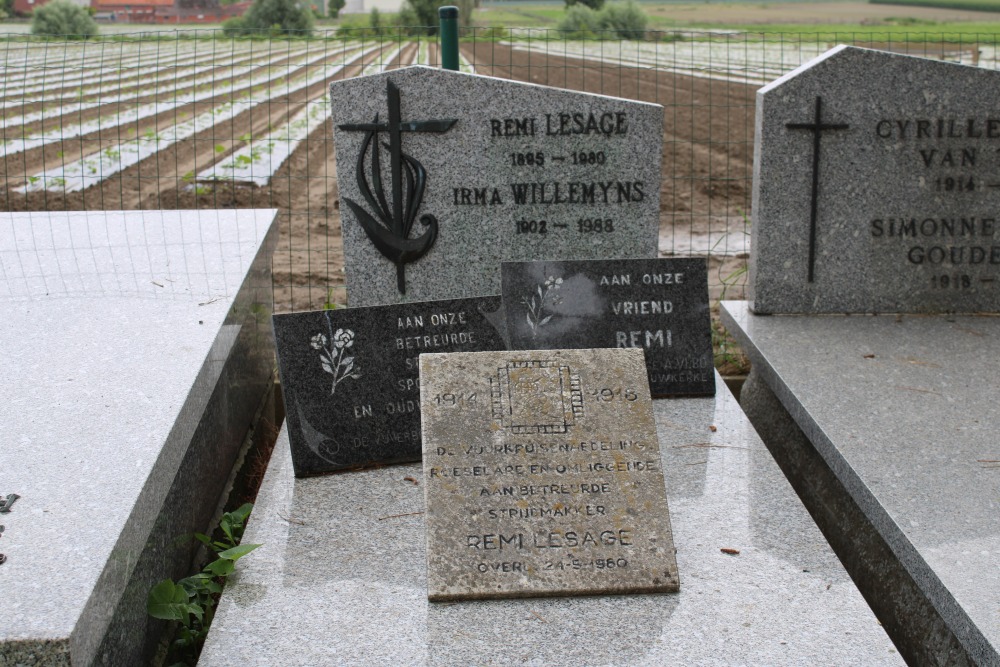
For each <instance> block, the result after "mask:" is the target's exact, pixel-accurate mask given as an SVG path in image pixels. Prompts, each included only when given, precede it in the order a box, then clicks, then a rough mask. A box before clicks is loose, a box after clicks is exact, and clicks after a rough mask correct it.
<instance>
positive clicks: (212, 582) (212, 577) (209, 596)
mask: <svg viewBox="0 0 1000 667" xmlns="http://www.w3.org/2000/svg"><path fill="white" fill-rule="evenodd" d="M252 509H253V504H251V503H246V504H244V505H243V506H241V507H239V508H238V509H236V510H234V511H232V512H226V513H225V514H223V515H222V519H221V520H220V521H219V531H220V532H221V533H222V536H221V537H220V538H219V539H218V540H213V539H212V538H211V537H209V536H208V535H204V534H202V533H195V534H194V538H195V539H196V540H198V541H199V542H201V543H202V544H204V545H205V546H206V547H208V549H210V550H211V551H212V552H214V554H215V556H216V558H215V560H213V561H211V562H210V563H208V565H206V566H205V567H204V568H203V569H202V571H201V572H199V573H197V574H194V575H191V576H190V577H185V578H184V579H181V580H180V581H178V582H176V583H175V582H174V581H173V580H172V579H164V580H163V581H161V582H160V583H158V584H156V585H155V586H153V588H152V590H150V591H149V596H148V597H147V599H146V611H147V612H148V613H149V615H150V616H152V617H153V618H159V619H162V620H164V621H175V622H177V623H179V624H180V627H179V630H178V633H177V638H176V639H175V640H174V641H173V643H172V644H171V646H170V650H169V654H168V657H170V658H171V659H173V660H174V661H175V662H176V661H180V662H181V663H182V664H192V665H193V664H194V663H195V662H197V657H198V652H199V651H200V648H201V645H202V643H203V642H204V641H205V637H206V636H207V635H208V628H209V626H210V625H211V624H212V618H213V617H214V615H215V605H216V602H217V601H218V597H219V594H221V593H222V586H223V583H224V582H225V579H226V577H228V576H229V575H230V574H232V573H233V571H234V570H235V569H236V561H238V560H239V559H240V558H243V556H246V555H247V554H248V553H250V552H251V551H253V550H254V549H256V548H257V547H259V546H261V545H259V544H240V543H239V542H240V540H241V539H242V537H243V530H244V528H245V527H246V521H247V517H249V516H250V511H251V510H252ZM171 664H172V663H171Z"/></svg>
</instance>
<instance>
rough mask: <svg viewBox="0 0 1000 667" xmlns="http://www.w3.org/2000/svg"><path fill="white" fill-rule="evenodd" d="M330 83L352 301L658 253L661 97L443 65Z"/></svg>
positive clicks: (481, 285) (459, 292)
mask: <svg viewBox="0 0 1000 667" xmlns="http://www.w3.org/2000/svg"><path fill="white" fill-rule="evenodd" d="M330 91H331V98H332V106H331V109H332V114H333V127H334V140H335V141H336V145H337V181H338V185H339V187H340V197H341V206H340V211H341V222H342V227H343V236H344V263H345V268H346V273H347V294H348V302H349V303H350V304H351V305H352V306H365V305H374V304H385V303H397V302H406V301H419V300H428V299H445V298H457V297H467V296H475V295H478V294H496V293H498V292H499V291H500V260H511V261H523V260H530V259H597V258H603V257H655V256H656V252H657V235H658V230H659V216H660V194H659V193H660V156H661V154H662V145H663V137H662V135H663V108H662V107H660V106H659V105H655V104H647V103H643V102H635V101H632V100H624V99H619V98H614V97H607V96H603V95H593V94H589V93H579V92H572V91H567V90H560V89H556V88H549V87H545V86H538V85H534V84H526V83H518V82H514V81H507V80H502V79H495V78H492V77H485V76H478V75H470V74H463V73H460V72H452V71H448V70H439V69H431V68H427V67H410V68H404V69H400V70H393V71H391V72H384V73H382V74H376V75H373V76H365V77H357V78H352V79H346V80H344V81H337V82H334V83H332V84H331V86H330Z"/></svg>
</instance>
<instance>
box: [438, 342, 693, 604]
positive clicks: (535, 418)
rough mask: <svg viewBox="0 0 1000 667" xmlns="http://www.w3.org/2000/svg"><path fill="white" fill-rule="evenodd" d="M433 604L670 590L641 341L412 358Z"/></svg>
mask: <svg viewBox="0 0 1000 667" xmlns="http://www.w3.org/2000/svg"><path fill="white" fill-rule="evenodd" d="M420 379H421V387H420V409H421V415H422V419H423V423H422V431H423V447H424V456H423V462H424V468H423V469H424V493H425V497H426V506H427V516H426V523H427V588H428V598H429V599H430V600H433V601H443V600H458V599H478V598H503V597H533V596H548V595H589V594H597V593H631V592H634V593H651V592H667V591H676V590H678V588H679V585H680V580H679V578H678V574H677V562H676V560H675V552H674V546H673V535H672V532H671V527H670V515H669V511H668V509H667V498H666V490H665V487H664V479H663V469H662V465H661V459H660V450H659V441H658V440H657V435H656V427H655V423H654V421H653V411H652V401H651V400H650V396H649V390H648V386H647V383H646V368H645V365H644V363H643V354H642V351H641V350H639V349H635V348H632V349H624V350H623V349H596V350H554V351H553V350H548V351H546V350H540V351H528V352H482V353H460V354H447V355H445V354H423V355H421V356H420Z"/></svg>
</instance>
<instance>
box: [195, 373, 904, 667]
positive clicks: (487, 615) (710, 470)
mask: <svg viewBox="0 0 1000 667" xmlns="http://www.w3.org/2000/svg"><path fill="white" fill-rule="evenodd" d="M716 386H717V387H718V388H719V390H718V393H717V395H716V396H715V397H712V398H686V399H664V400H658V401H654V414H655V419H656V426H657V433H658V436H659V440H660V448H661V451H662V452H663V464H664V470H665V472H666V487H667V493H668V501H669V503H670V513H671V521H672V526H673V530H674V542H675V545H676V547H677V561H678V569H679V570H680V572H681V573H682V580H681V589H680V592H679V593H671V594H656V595H625V596H591V597H581V598H545V599H541V598H534V599H517V600H490V601H482V600H480V601H468V602H460V603H429V602H428V601H427V576H426V562H425V549H426V543H425V539H424V534H425V533H424V516H423V512H424V500H423V494H424V491H423V489H422V488H421V486H420V480H421V477H422V476H421V466H420V464H409V465H401V466H390V467H385V468H380V469H377V470H370V471H365V472H355V473H342V474H337V475H331V476H326V477H314V478H308V479H295V478H294V477H293V473H292V463H291V456H290V453H289V446H288V437H287V433H286V432H285V430H282V433H281V435H280V436H279V439H278V444H277V446H276V448H275V450H274V456H273V458H272V460H271V463H270V465H269V468H268V472H267V475H266V477H265V479H264V484H263V486H262V488H261V491H260V495H259V496H258V497H257V504H256V508H255V510H254V514H253V515H252V516H251V518H250V524H249V527H248V528H247V533H246V535H245V537H244V541H246V542H256V543H262V544H263V545H264V546H262V547H261V548H259V549H257V550H256V551H254V552H253V553H252V554H250V555H249V556H247V557H246V558H244V559H243V560H241V561H240V563H239V564H238V566H237V572H236V574H235V575H234V576H233V577H232V578H231V580H230V582H229V584H228V586H227V589H226V591H225V592H224V594H223V597H222V601H221V603H220V605H219V609H218V613H217V616H216V618H215V622H214V624H213V626H212V629H211V632H210V634H209V637H208V641H207V642H206V645H205V650H204V652H203V653H202V656H201V661H200V663H199V664H201V665H206V666H217V665H234V666H239V667H246V665H270V664H281V665H327V664H337V665H388V664H401V665H471V664H477V665H478V664H489V665H546V666H548V665H668V664H669V665H719V664H750V665H763V664H768V665H802V664H810V665H860V664H878V665H894V664H903V663H902V660H901V659H900V657H899V655H898V654H897V653H896V651H895V649H894V647H893V645H892V643H891V642H890V641H889V639H888V637H887V636H886V635H885V633H884V632H883V630H882V629H881V628H880V627H879V625H878V622H877V621H876V619H875V617H874V615H873V614H872V612H871V610H870V609H869V608H868V606H867V605H866V604H865V602H864V600H863V599H862V598H861V596H860V595H859V593H858V591H857V589H856V588H855V586H854V584H853V583H852V582H851V580H850V578H849V577H848V575H847V573H846V572H845V571H844V569H843V567H842V566H841V565H840V563H839V561H838V560H837V558H836V556H834V554H833V553H832V551H831V550H830V547H829V546H828V545H827V543H826V541H825V540H824V539H823V536H822V535H821V534H820V532H819V530H818V529H817V528H816V526H815V524H814V523H813V522H812V520H811V519H810V518H809V515H808V514H807V513H806V511H805V509H804V508H803V507H802V505H801V503H800V502H799V500H798V499H797V498H796V496H795V493H794V492H793V491H792V489H791V488H790V487H789V486H788V483H787V482H786V481H785V479H784V477H783V476H782V474H781V471H780V470H779V469H778V467H777V466H776V465H775V463H774V461H773V459H772V458H771V456H770V454H768V452H767V450H766V449H765V448H764V446H763V445H762V444H761V442H760V440H759V439H758V438H757V436H756V434H755V433H754V431H753V429H752V428H751V427H750V425H749V424H748V422H747V421H746V419H745V417H744V416H743V413H742V411H741V410H740V407H739V405H738V404H737V402H736V400H735V399H734V398H733V396H732V395H731V394H730V393H729V391H728V390H727V389H726V388H725V384H724V383H723V382H722V381H721V379H720V378H716ZM723 550H728V552H726V551H723Z"/></svg>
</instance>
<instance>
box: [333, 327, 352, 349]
mask: <svg viewBox="0 0 1000 667" xmlns="http://www.w3.org/2000/svg"><path fill="white" fill-rule="evenodd" d="M333 344H334V345H336V346H337V349H338V350H339V349H341V348H345V347H350V346H352V345H354V332H353V331H351V330H350V329H337V332H336V333H334V334H333Z"/></svg>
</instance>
